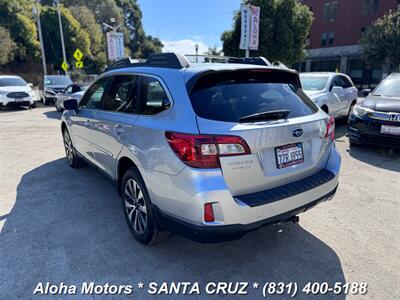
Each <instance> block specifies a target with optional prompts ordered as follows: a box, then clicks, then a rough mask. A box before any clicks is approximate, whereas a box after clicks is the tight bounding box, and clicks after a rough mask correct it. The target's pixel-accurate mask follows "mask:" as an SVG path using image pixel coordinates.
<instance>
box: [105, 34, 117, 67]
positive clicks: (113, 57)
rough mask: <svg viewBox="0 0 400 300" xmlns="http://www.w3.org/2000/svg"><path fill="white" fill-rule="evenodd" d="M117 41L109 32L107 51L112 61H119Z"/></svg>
mask: <svg viewBox="0 0 400 300" xmlns="http://www.w3.org/2000/svg"><path fill="white" fill-rule="evenodd" d="M115 44H116V40H115V36H114V33H113V32H107V50H108V59H109V60H110V61H114V60H117V52H116V46H115Z"/></svg>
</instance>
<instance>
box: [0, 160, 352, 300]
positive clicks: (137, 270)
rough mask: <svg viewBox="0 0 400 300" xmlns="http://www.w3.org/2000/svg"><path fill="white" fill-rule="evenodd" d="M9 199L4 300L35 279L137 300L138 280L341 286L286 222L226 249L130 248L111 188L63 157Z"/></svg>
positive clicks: (320, 247) (306, 236) (314, 244)
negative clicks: (122, 287) (128, 294)
mask: <svg viewBox="0 0 400 300" xmlns="http://www.w3.org/2000/svg"><path fill="white" fill-rule="evenodd" d="M16 197H17V199H16V202H15V206H14V207H13V209H12V211H11V212H10V214H9V215H8V216H5V217H6V221H5V224H4V227H3V229H2V231H1V234H0V237H1V239H0V250H1V251H0V269H1V272H0V291H2V295H3V296H2V297H4V299H12V298H15V297H16V296H18V297H20V298H21V297H22V298H30V297H31V295H32V291H33V289H34V287H35V286H36V284H37V283H38V282H39V281H43V282H47V281H49V282H51V283H54V284H59V283H60V282H64V283H66V284H77V285H79V286H80V285H81V284H82V282H84V281H94V282H96V283H97V284H105V283H106V282H110V283H112V284H126V283H128V284H132V285H134V286H135V287H134V289H135V291H134V294H136V295H135V296H139V298H140V299H143V298H147V297H149V298H150V297H151V295H149V294H147V292H146V290H147V289H144V290H137V289H136V285H137V283H138V282H144V283H145V284H146V286H147V284H148V283H149V282H150V281H157V282H159V283H161V282H162V281H167V282H171V281H190V282H196V281H197V282H199V283H200V286H201V287H202V291H203V294H202V296H204V297H206V295H205V294H204V287H205V283H207V282H210V281H230V282H236V281H246V282H249V283H250V284H252V283H253V282H259V283H265V282H267V281H275V282H278V281H283V282H285V283H289V282H292V281H295V282H297V284H298V285H299V288H300V287H301V286H303V285H305V284H306V283H307V282H309V281H311V282H328V283H330V284H332V285H333V284H334V282H345V278H344V274H343V270H342V266H341V263H340V260H339V258H338V256H337V255H336V253H335V252H334V250H332V249H331V248H330V247H329V246H328V245H326V244H325V243H324V242H322V241H321V240H319V239H318V238H317V237H315V236H313V235H312V234H311V233H309V232H307V231H306V230H304V229H303V228H302V227H300V226H299V225H294V224H287V225H284V226H283V227H282V228H283V232H278V230H277V228H278V227H277V226H272V227H266V228H263V229H261V230H258V231H255V232H252V233H249V234H248V235H246V236H245V237H243V238H242V239H240V240H237V241H233V242H229V243H220V244H198V243H195V242H192V241H189V240H186V239H184V238H181V237H178V236H171V237H170V238H169V239H168V240H166V241H164V242H162V243H160V244H157V245H155V246H150V247H148V246H143V245H141V244H138V243H137V242H136V241H135V240H134V239H133V237H132V236H131V234H130V232H129V230H128V227H127V226H126V224H125V220H124V217H123V212H122V205H121V203H120V200H119V197H118V195H117V193H116V192H115V189H114V188H113V186H112V185H111V184H110V183H109V182H108V181H106V179H104V178H103V177H102V176H101V175H99V174H98V172H97V171H95V170H94V169H92V168H89V167H86V168H83V169H79V170H74V169H71V168H69V167H68V166H67V164H66V162H65V161H64V159H59V160H55V161H52V162H49V163H47V164H45V165H42V166H40V167H38V168H36V169H34V170H32V171H30V172H28V173H26V174H25V175H23V177H22V178H21V181H20V183H19V185H18V188H17V195H16ZM248 291H249V295H252V296H253V297H251V298H249V299H255V298H261V295H262V290H261V289H258V290H254V289H253V288H248ZM183 297H185V296H183ZM78 298H79V297H78ZM173 298H175V297H174V296H173ZM302 298H307V297H306V295H302V294H301V293H300V292H299V293H298V296H297V297H296V299H302ZM325 298H326V299H327V298H335V299H337V298H339V299H344V298H345V297H344V295H343V296H335V297H334V295H326V296H325ZM325 298H324V299H325Z"/></svg>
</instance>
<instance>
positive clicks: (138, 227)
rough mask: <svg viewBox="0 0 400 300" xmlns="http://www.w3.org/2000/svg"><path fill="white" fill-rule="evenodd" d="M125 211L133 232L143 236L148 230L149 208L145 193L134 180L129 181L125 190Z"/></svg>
mask: <svg viewBox="0 0 400 300" xmlns="http://www.w3.org/2000/svg"><path fill="white" fill-rule="evenodd" d="M124 203H125V211H126V214H127V216H128V220H129V222H130V223H131V225H132V228H133V230H134V231H135V232H136V233H138V234H143V233H144V232H145V231H146V228H147V208H146V202H145V200H144V196H143V191H142V189H141V188H140V186H139V184H138V183H137V182H136V181H135V180H134V179H132V178H131V179H128V180H127V181H126V183H125V188H124Z"/></svg>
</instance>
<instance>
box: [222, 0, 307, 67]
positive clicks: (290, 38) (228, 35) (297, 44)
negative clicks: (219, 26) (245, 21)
mask: <svg viewBox="0 0 400 300" xmlns="http://www.w3.org/2000/svg"><path fill="white" fill-rule="evenodd" d="M244 3H245V4H251V5H255V6H259V7H260V33H259V50H257V51H251V54H252V55H253V56H265V57H266V58H267V59H268V60H270V61H282V62H283V63H285V64H288V65H291V64H293V63H295V62H298V61H301V60H303V59H304V57H305V41H306V38H307V36H308V34H309V30H310V27H311V23H312V20H313V15H312V12H311V11H310V10H309V8H308V7H307V6H306V5H303V4H301V3H299V2H298V1H297V0H244ZM240 27H241V16H240V11H238V12H236V14H235V17H234V24H233V29H232V30H230V31H225V32H224V33H223V34H222V36H221V40H222V42H223V52H224V53H225V55H228V56H244V54H245V53H244V50H240V49H239V42H240V30H241V28H240Z"/></svg>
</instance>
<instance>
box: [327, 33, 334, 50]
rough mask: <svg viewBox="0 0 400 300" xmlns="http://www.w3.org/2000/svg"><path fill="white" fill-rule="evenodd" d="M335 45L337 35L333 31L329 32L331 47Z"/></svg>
mask: <svg viewBox="0 0 400 300" xmlns="http://www.w3.org/2000/svg"><path fill="white" fill-rule="evenodd" d="M334 43H335V33H334V32H332V31H331V32H329V40H328V45H329V47H332V46H333V44H334Z"/></svg>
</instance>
